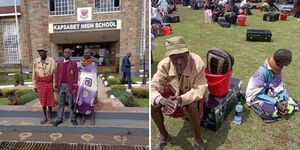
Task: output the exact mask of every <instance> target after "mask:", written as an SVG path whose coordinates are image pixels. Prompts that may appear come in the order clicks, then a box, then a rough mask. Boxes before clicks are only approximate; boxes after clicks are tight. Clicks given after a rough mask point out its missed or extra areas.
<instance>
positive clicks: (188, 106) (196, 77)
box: [151, 37, 207, 150]
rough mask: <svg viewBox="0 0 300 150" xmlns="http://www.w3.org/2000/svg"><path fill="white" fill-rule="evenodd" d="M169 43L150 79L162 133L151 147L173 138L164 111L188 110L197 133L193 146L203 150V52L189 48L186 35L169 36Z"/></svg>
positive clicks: (156, 148)
mask: <svg viewBox="0 0 300 150" xmlns="http://www.w3.org/2000/svg"><path fill="white" fill-rule="evenodd" d="M166 46H167V53H166V54H167V57H166V58H164V59H163V60H161V61H160V62H159V64H158V67H157V72H156V73H155V75H154V76H153V78H152V81H151V101H152V105H151V116H152V119H153V121H154V123H155V124H156V126H157V127H158V130H159V133H160V139H159V140H158V142H157V144H156V145H154V146H153V147H152V149H153V150H161V149H163V148H164V146H165V145H166V144H167V142H168V141H169V140H170V134H169V133H168V131H167V130H166V128H165V125H164V116H163V114H164V115H168V116H171V117H175V118H182V117H184V116H185V115H186V114H187V115H188V117H189V120H190V124H191V127H192V131H193V133H194V135H195V141H194V148H195V150H203V149H204V144H203V141H202V139H201V137H200V122H201V119H202V116H203V100H204V99H203V97H204V96H205V93H206V91H207V80H206V78H205V73H204V68H205V64H204V62H203V60H202V59H201V58H200V56H198V55H196V54H194V53H191V52H189V50H188V48H187V46H186V44H185V42H184V40H183V37H172V38H170V39H167V40H166Z"/></svg>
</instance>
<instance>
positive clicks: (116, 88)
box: [110, 84, 126, 92]
mask: <svg viewBox="0 0 300 150" xmlns="http://www.w3.org/2000/svg"><path fill="white" fill-rule="evenodd" d="M110 88H111V90H112V92H114V91H124V92H125V91H126V87H125V86H124V85H122V84H116V85H111V86H110Z"/></svg>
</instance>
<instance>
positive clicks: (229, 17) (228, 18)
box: [224, 12, 237, 24]
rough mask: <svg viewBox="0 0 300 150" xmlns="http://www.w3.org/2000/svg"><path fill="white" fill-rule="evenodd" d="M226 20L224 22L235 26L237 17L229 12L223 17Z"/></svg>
mask: <svg viewBox="0 0 300 150" xmlns="http://www.w3.org/2000/svg"><path fill="white" fill-rule="evenodd" d="M224 16H225V18H226V21H228V22H229V23H230V24H236V20H237V19H236V18H237V16H236V15H235V13H233V12H230V13H227V14H225V15H224Z"/></svg>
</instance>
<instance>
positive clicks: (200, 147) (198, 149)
mask: <svg viewBox="0 0 300 150" xmlns="http://www.w3.org/2000/svg"><path fill="white" fill-rule="evenodd" d="M194 150H204V143H203V140H201V142H195V143H194Z"/></svg>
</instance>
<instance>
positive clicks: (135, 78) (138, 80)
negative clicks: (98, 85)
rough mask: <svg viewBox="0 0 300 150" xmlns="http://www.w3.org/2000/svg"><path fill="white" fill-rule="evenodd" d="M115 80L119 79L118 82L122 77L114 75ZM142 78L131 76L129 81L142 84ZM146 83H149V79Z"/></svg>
mask: <svg viewBox="0 0 300 150" xmlns="http://www.w3.org/2000/svg"><path fill="white" fill-rule="evenodd" d="M115 78H118V79H119V81H120V79H121V78H122V76H121V75H116V76H115ZM142 79H143V78H142V77H139V76H131V80H132V82H135V83H136V82H142ZM125 81H127V79H126V80H125ZM147 81H149V79H148V78H147Z"/></svg>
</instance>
